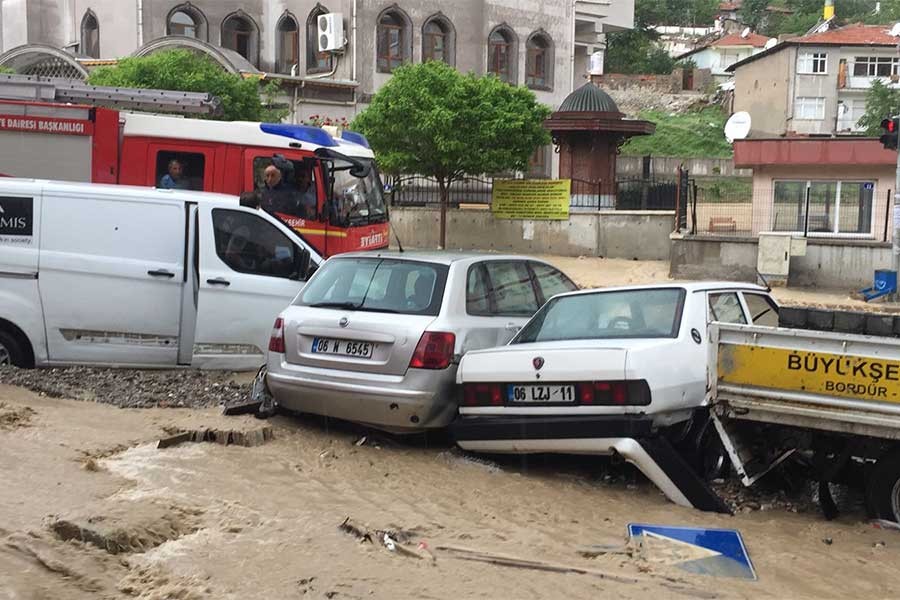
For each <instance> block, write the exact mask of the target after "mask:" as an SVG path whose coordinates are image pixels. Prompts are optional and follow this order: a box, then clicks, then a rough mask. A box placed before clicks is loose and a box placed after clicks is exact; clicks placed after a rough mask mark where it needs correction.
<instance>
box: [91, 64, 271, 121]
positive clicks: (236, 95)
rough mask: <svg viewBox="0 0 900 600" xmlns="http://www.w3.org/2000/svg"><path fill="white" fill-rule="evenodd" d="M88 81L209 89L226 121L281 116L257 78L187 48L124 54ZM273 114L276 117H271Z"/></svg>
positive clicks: (268, 90)
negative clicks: (268, 104) (269, 106)
mask: <svg viewBox="0 0 900 600" xmlns="http://www.w3.org/2000/svg"><path fill="white" fill-rule="evenodd" d="M88 83H91V84H93V85H105V86H115V87H130V88H144V89H158V90H179V91H184V92H209V93H211V94H213V95H215V96H217V97H218V98H219V99H220V100H221V101H222V108H223V114H222V116H221V117H210V118H221V119H223V120H226V121H264V120H280V119H278V118H277V117H278V113H274V114H272V113H269V112H268V111H267V109H266V107H265V105H264V104H263V98H262V96H261V93H260V92H261V90H260V84H259V81H258V80H257V79H255V78H248V79H244V78H242V77H241V76H240V75H235V74H232V73H228V72H226V71H224V70H223V69H222V67H220V66H219V65H218V64H216V63H215V62H213V61H212V60H211V59H210V58H208V57H207V56H204V55H202V54H197V53H195V52H190V51H188V50H166V51H164V52H156V53H154V54H150V55H149V56H142V57H132V58H124V59H122V60H120V61H119V62H118V64H117V65H115V66H112V67H101V68H99V69H96V70H95V71H93V72H92V73H91V74H90V77H89V78H88ZM276 85H277V84H276ZM263 93H264V94H265V95H266V96H267V97H268V99H271V98H272V97H274V94H275V93H277V88H275V87H272V84H269V85H268V86H267V87H266V88H264V89H263ZM273 117H276V118H275V119H273Z"/></svg>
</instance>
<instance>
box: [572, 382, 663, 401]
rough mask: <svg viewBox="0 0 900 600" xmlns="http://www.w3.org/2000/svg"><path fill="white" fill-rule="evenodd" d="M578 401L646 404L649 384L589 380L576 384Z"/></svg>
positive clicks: (648, 395) (648, 396) (648, 397)
mask: <svg viewBox="0 0 900 600" xmlns="http://www.w3.org/2000/svg"><path fill="white" fill-rule="evenodd" d="M577 393H578V402H579V403H580V404H583V405H588V406H590V405H595V406H647V405H648V404H650V386H648V385H647V382H646V381H644V380H643V379H641V380H638V381H590V382H586V383H579V384H578V392H577Z"/></svg>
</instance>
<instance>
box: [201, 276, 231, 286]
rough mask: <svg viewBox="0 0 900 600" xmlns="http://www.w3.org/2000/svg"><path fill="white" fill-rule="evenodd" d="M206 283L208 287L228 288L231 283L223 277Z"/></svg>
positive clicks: (208, 280)
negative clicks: (220, 286) (219, 286)
mask: <svg viewBox="0 0 900 600" xmlns="http://www.w3.org/2000/svg"><path fill="white" fill-rule="evenodd" d="M206 283H208V284H209V285H222V286H225V287H228V286H229V285H231V282H230V281H228V280H227V279H225V278H224V277H216V278H215V279H207V280H206Z"/></svg>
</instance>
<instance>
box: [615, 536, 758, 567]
mask: <svg viewBox="0 0 900 600" xmlns="http://www.w3.org/2000/svg"><path fill="white" fill-rule="evenodd" d="M628 535H629V537H632V538H638V539H637V541H639V542H640V543H641V548H642V552H645V553H646V556H647V558H648V560H657V561H660V562H665V563H666V564H670V565H672V566H676V567H678V568H679V569H682V570H684V571H688V572H690V573H697V574H701V575H715V576H718V577H737V578H740V579H756V571H754V570H753V563H751V562H750V556H749V555H748V554H747V549H746V548H745V547H744V540H743V538H741V534H740V532H738V531H737V530H735V529H707V528H703V527H669V526H667V525H643V524H638V523H629V524H628Z"/></svg>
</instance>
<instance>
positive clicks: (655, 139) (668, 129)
mask: <svg viewBox="0 0 900 600" xmlns="http://www.w3.org/2000/svg"><path fill="white" fill-rule="evenodd" d="M639 117H640V118H641V119H645V120H647V121H653V122H654V123H656V133H654V134H653V135H644V136H639V137H634V138H631V139H630V140H629V141H628V142H627V143H626V144H625V145H624V146H622V154H624V155H629V156H646V155H652V156H678V157H681V158H731V155H732V150H731V144H729V143H728V141H727V140H726V139H725V134H724V131H723V130H724V127H725V121H726V120H727V119H728V117H727V115H726V114H725V111H723V110H722V109H721V108H720V107H718V106H709V107H705V108H703V109H700V110H695V111H691V112H686V113H682V114H671V113H666V112H660V111H645V112H642V113H640V115H639Z"/></svg>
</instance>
